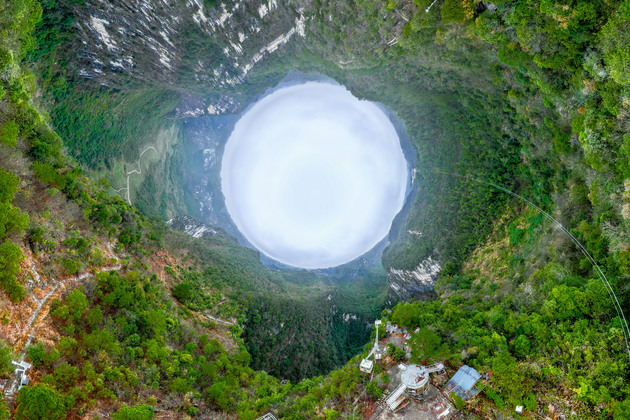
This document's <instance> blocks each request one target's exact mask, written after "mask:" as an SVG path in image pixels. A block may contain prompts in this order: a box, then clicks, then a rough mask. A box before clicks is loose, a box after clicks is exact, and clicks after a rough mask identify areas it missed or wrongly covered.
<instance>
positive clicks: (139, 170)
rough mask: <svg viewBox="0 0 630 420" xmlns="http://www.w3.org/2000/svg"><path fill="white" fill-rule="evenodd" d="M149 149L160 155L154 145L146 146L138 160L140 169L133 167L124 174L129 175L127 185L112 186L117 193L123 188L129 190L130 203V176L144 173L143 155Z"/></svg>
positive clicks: (129, 198)
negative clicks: (120, 186)
mask: <svg viewBox="0 0 630 420" xmlns="http://www.w3.org/2000/svg"><path fill="white" fill-rule="evenodd" d="M148 150H153V151H154V152H155V153H157V154H158V156H159V155H160V152H158V151H157V149H156V148H155V147H153V146H149V147H146V148H145V149H144V150H143V151H142V153H140V156H139V157H138V161H137V165H138V169H133V170H132V171H130V172H127V173H125V174H124V176H126V177H127V186H126V187H122V188H118V189H116V188H113V187H112V189H113V190H114V192H115V193H119V192H121V191H123V190H127V202H128V203H129V204H131V191H130V188H129V177H130V176H131V175H133V174H138V175H140V174H142V165H141V161H142V155H144V154H145V152H146V151H148Z"/></svg>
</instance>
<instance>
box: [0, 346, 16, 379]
mask: <svg viewBox="0 0 630 420" xmlns="http://www.w3.org/2000/svg"><path fill="white" fill-rule="evenodd" d="M11 360H13V352H12V351H11V347H9V346H7V344H6V343H5V342H4V341H2V340H0V376H5V375H8V374H9V373H11V372H12V371H13V365H12V364H11Z"/></svg>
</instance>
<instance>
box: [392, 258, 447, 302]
mask: <svg viewBox="0 0 630 420" xmlns="http://www.w3.org/2000/svg"><path fill="white" fill-rule="evenodd" d="M441 268H442V267H441V266H440V263H439V262H438V261H436V260H434V259H433V258H431V257H429V258H427V259H426V260H424V261H423V262H422V263H420V265H418V267H416V268H415V269H414V270H397V269H395V268H390V269H389V271H388V272H387V284H388V286H389V292H388V294H389V296H388V297H389V303H390V304H394V303H396V302H399V301H402V302H404V301H407V300H411V299H420V300H425V299H431V298H434V297H435V296H436V293H435V288H434V286H435V282H436V281H437V279H438V276H439V274H440V269H441Z"/></svg>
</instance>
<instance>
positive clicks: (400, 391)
mask: <svg viewBox="0 0 630 420" xmlns="http://www.w3.org/2000/svg"><path fill="white" fill-rule="evenodd" d="M406 389H407V387H406V386H405V384H400V385H399V386H398V388H396V389H395V390H394V392H392V393H391V394H390V396H389V397H387V399H386V400H385V404H387V407H389V409H390V410H392V411H393V412H394V413H395V412H396V411H398V410H400V409H401V408H403V407H404V406H406V405H407V404H408V403H409V401H407V395H405V390H406Z"/></svg>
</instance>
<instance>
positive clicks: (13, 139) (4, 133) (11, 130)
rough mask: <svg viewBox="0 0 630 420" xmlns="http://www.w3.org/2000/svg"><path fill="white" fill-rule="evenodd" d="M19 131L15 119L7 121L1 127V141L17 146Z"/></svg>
mask: <svg viewBox="0 0 630 420" xmlns="http://www.w3.org/2000/svg"><path fill="white" fill-rule="evenodd" d="M0 60H1V59H0ZM18 132H19V127H18V125H17V124H16V123H15V122H13V121H7V122H6V123H5V124H4V125H3V126H2V128H0V143H4V144H6V145H7V146H10V147H15V145H16V144H17V136H18Z"/></svg>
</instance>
